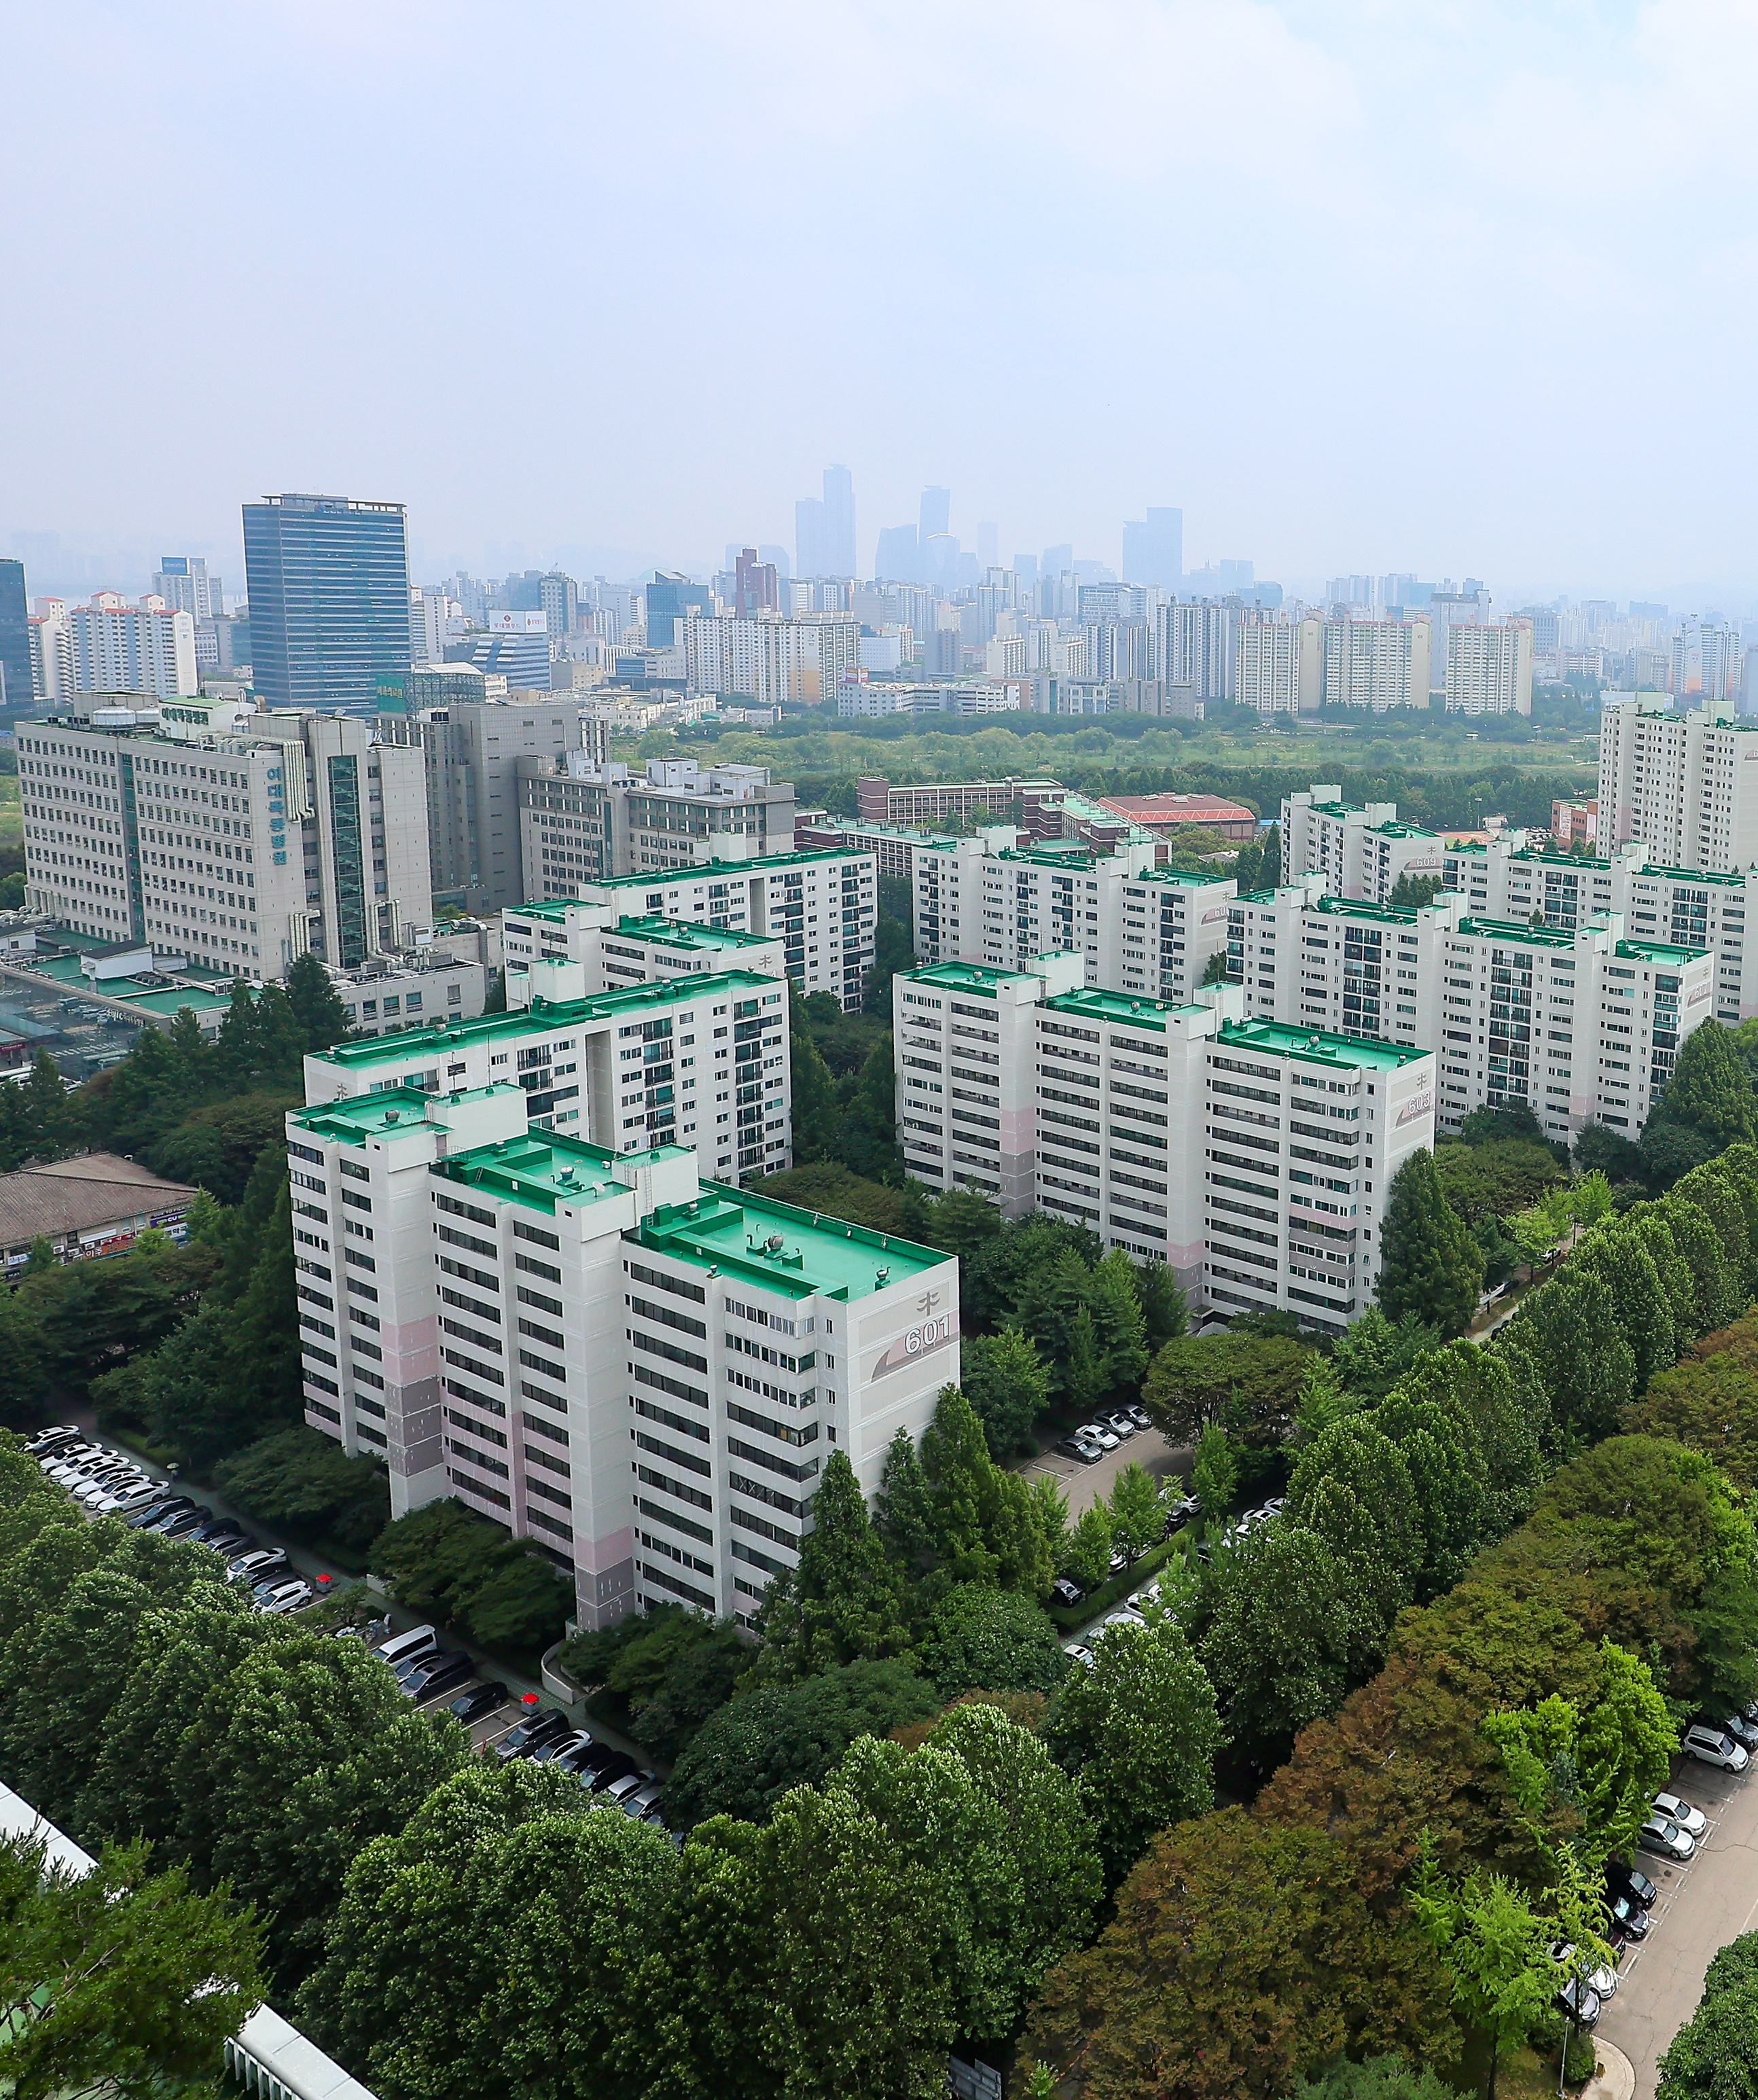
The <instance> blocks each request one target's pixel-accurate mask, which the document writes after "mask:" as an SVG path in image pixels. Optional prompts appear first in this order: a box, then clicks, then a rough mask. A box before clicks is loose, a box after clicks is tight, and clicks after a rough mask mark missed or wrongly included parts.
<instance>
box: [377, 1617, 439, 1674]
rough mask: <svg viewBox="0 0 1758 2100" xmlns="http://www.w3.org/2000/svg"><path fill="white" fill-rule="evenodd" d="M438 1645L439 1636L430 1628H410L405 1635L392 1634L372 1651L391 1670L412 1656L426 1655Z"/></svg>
mask: <svg viewBox="0 0 1758 2100" xmlns="http://www.w3.org/2000/svg"><path fill="white" fill-rule="evenodd" d="M438 1645H439V1635H438V1634H437V1633H436V1632H435V1631H434V1628H433V1627H432V1626H411V1627H410V1628H409V1630H408V1632H407V1633H401V1634H392V1635H390V1636H389V1637H388V1638H387V1639H384V1640H381V1642H380V1643H378V1645H377V1648H374V1649H373V1651H372V1652H373V1654H374V1655H376V1656H377V1657H378V1659H379V1661H381V1662H388V1663H389V1664H390V1665H391V1667H392V1668H393V1669H394V1668H395V1667H396V1665H398V1664H399V1662H407V1661H409V1660H410V1658H411V1657H413V1656H417V1655H427V1654H429V1653H430V1652H432V1651H433V1650H434V1648H438Z"/></svg>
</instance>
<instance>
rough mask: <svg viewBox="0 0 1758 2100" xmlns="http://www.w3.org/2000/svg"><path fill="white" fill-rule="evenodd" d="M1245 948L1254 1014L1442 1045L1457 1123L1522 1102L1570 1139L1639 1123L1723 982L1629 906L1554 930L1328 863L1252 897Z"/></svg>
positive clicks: (1243, 915)
mask: <svg viewBox="0 0 1758 2100" xmlns="http://www.w3.org/2000/svg"><path fill="white" fill-rule="evenodd" d="M1231 960H1232V968H1233V975H1234V977H1235V978H1236V981H1237V982H1239V983H1240V986H1241V989H1242V990H1243V991H1244V994H1245V1007H1246V1011H1247V1012H1249V1013H1251V1014H1254V1015H1256V1016H1258V1017H1261V1018H1262V1019H1264V1020H1273V1021H1277V1022H1280V1023H1281V1024H1283V1025H1284V1026H1289V1027H1302V1026H1311V1027H1315V1028H1320V1029H1324V1030H1336V1031H1337V1032H1339V1033H1341V1034H1344V1035H1362V1036H1372V1037H1376V1038H1378V1039H1381V1040H1383V1041H1386V1042H1390V1043H1398V1044H1400V1045H1402V1046H1403V1047H1406V1048H1421V1049H1424V1050H1428V1051H1432V1052H1434V1054H1435V1055H1436V1057H1437V1058H1438V1059H1439V1100H1438V1106H1437V1111H1436V1114H1437V1119H1438V1121H1439V1123H1440V1124H1441V1126H1442V1127H1443V1128H1449V1129H1454V1128H1456V1127H1458V1125H1459V1124H1460V1123H1461V1122H1462V1121H1463V1120H1464V1118H1465V1116H1466V1115H1467V1114H1469V1113H1470V1111H1471V1110H1473V1109H1475V1108H1479V1107H1482V1106H1483V1105H1484V1104H1485V1103H1487V1104H1489V1105H1491V1106H1496V1105H1500V1104H1501V1103H1503V1102H1506V1101H1529V1102H1530V1103H1531V1107H1532V1110H1533V1113H1534V1114H1535V1115H1536V1116H1537V1118H1538V1119H1539V1121H1540V1123H1542V1124H1543V1126H1544V1129H1545V1131H1546V1132H1548V1133H1549V1135H1550V1136H1553V1137H1556V1138H1559V1139H1567V1138H1569V1137H1571V1136H1573V1135H1574V1134H1575V1132H1577V1131H1579V1130H1580V1129H1582V1128H1583V1127H1584V1126H1585V1125H1587V1124H1588V1123H1610V1124H1611V1125H1612V1126H1613V1127H1614V1128H1615V1129H1618V1130H1620V1131H1623V1132H1625V1133H1626V1134H1627V1135H1628V1136H1631V1137H1632V1138H1633V1137H1634V1136H1637V1133H1638V1132H1640V1131H1641V1127H1642V1126H1643V1124H1644V1123H1646V1120H1647V1117H1648V1112H1649V1110H1650V1106H1651V1105H1652V1104H1653V1101H1654V1096H1655V1095H1656V1094H1657V1093H1658V1092H1659V1091H1660V1090H1661V1089H1662V1088H1663V1087H1664V1086H1665V1084H1666V1083H1667V1081H1668V1079H1669V1078H1670V1077H1671V1076H1672V1067H1673V1065H1674V1062H1675V1061H1676V1057H1677V1055H1678V1046H1679V1044H1680V1043H1681V1042H1682V1041H1683V1039H1684V1038H1685V1036H1686V1035H1689V1034H1690V1032H1691V1030H1693V1029H1694V1028H1695V1027H1697V1026H1699V1023H1701V1022H1703V1021H1707V1019H1708V1018H1709V1017H1710V1013H1711V1011H1712V1007H1711V1001H1712V998H1713V996H1714V990H1715V978H1714V972H1715V960H1714V958H1713V957H1712V955H1708V954H1707V953H1706V952H1705V951H1703V950H1702V949H1700V948H1694V947H1685V946H1673V945H1672V943H1670V942H1659V941H1652V940H1636V939H1630V938H1627V937H1626V936H1625V924H1624V919H1623V917H1622V916H1621V915H1619V914H1616V913H1610V914H1606V915H1600V916H1597V917H1593V918H1589V919H1586V920H1583V922H1582V923H1581V924H1579V925H1578V926H1576V927H1575V928H1573V929H1567V930H1565V929H1561V928H1558V929H1551V928H1548V927H1541V926H1539V927H1535V926H1533V925H1531V924H1526V923H1523V922H1521V921H1518V920H1496V919H1489V918H1479V917H1478V916H1476V915H1474V913H1473V912H1472V911H1471V910H1470V907H1469V906H1468V904H1467V903H1466V902H1465V899H1464V898H1461V897H1458V896H1456V895H1449V894H1447V893H1443V894H1442V895H1441V896H1440V897H1439V898H1436V900H1435V902H1434V903H1433V904H1432V905H1428V906H1425V907H1423V908H1422V909H1421V910H1420V911H1391V910H1390V909H1388V908H1387V907H1384V906H1377V905H1372V904H1368V903H1366V902H1359V901H1356V900H1351V899H1347V898H1337V897H1327V896H1325V895H1324V894H1323V893H1322V891H1321V889H1320V884H1319V882H1318V880H1317V879H1316V878H1308V880H1307V881H1306V883H1305V884H1304V885H1300V886H1298V887H1295V886H1289V887H1285V888H1283V889H1275V890H1259V891H1257V892H1254V893H1253V894H1252V895H1250V896H1249V897H1242V898H1240V900H1239V902H1237V904H1236V905H1235V907H1233V944H1232V956H1231Z"/></svg>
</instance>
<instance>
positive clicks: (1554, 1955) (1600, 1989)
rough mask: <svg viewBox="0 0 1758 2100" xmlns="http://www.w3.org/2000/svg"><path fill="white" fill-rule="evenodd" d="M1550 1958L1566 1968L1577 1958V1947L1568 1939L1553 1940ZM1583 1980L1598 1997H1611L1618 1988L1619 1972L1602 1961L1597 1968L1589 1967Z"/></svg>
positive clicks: (1560, 1967)
mask: <svg viewBox="0 0 1758 2100" xmlns="http://www.w3.org/2000/svg"><path fill="white" fill-rule="evenodd" d="M1550 1958H1551V1960H1552V1961H1554V1962H1555V1963H1556V1965H1557V1966H1558V1968H1559V1969H1566V1968H1567V1967H1568V1965H1569V1964H1570V1963H1571V1961H1574V1959H1575V1949H1574V1948H1573V1947H1572V1946H1571V1944H1570V1943H1568V1942H1567V1941H1566V1940H1556V1941H1553V1943H1552V1945H1551V1950H1550ZM1581 1981H1582V1982H1583V1983H1585V1984H1586V1986H1587V1988H1588V1990H1590V1991H1591V1992H1593V1994H1594V1996H1596V1997H1600V1998H1610V1997H1611V1996H1615V1993H1616V1991H1617V1988H1618V1972H1617V1970H1615V1969H1613V1968H1610V1967H1609V1966H1608V1965H1606V1964H1605V1963H1603V1962H1602V1963H1601V1964H1600V1965H1599V1966H1598V1967H1597V1969H1589V1970H1588V1972H1587V1974H1586V1975H1585V1976H1584V1977H1583V1978H1582V1979H1581Z"/></svg>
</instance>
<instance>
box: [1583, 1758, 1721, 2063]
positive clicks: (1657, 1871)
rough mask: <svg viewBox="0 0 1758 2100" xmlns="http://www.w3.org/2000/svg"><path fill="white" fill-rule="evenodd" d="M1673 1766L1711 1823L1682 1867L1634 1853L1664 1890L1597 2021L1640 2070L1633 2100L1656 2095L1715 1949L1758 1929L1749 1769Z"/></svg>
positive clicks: (1685, 1761)
mask: <svg viewBox="0 0 1758 2100" xmlns="http://www.w3.org/2000/svg"><path fill="white" fill-rule="evenodd" d="M1675 1769H1676V1776H1675V1778H1674V1780H1673V1789H1674V1791H1675V1792H1676V1793H1679V1794H1680V1795H1681V1796H1682V1798H1684V1799H1685V1800H1686V1801H1689V1802H1692V1803H1693V1804H1694V1806H1695V1807H1699V1808H1700V1809H1702V1811H1703V1813H1704V1815H1707V1817H1708V1818H1709V1827H1708V1829H1707V1830H1706V1831H1705V1832H1704V1833H1703V1837H1702V1838H1701V1839H1700V1840H1699V1842H1698V1846H1697V1853H1696V1856H1695V1857H1694V1859H1692V1860H1690V1862H1689V1864H1686V1865H1685V1866H1682V1867H1668V1866H1663V1865H1662V1864H1661V1863H1660V1862H1659V1860H1656V1859H1654V1858H1651V1857H1650V1855H1648V1854H1647V1853H1646V1852H1644V1853H1640V1854H1638V1855H1637V1864H1638V1865H1639V1866H1640V1867H1641V1870H1642V1872H1643V1873H1645V1874H1646V1875H1647V1877H1648V1878H1649V1879H1650V1881H1651V1882H1657V1883H1658V1884H1659V1888H1660V1894H1659V1896H1657V1897H1656V1898H1655V1899H1654V1909H1653V1911H1652V1913H1650V1917H1651V1919H1652V1926H1651V1929H1650V1932H1649V1935H1648V1937H1647V1939H1646V1940H1644V1941H1643V1942H1642V1943H1641V1946H1639V1947H1636V1946H1632V1947H1630V1948H1626V1950H1625V1952H1624V1960H1623V1961H1622V1962H1621V1963H1620V1964H1619V1970H1618V1990H1617V1995H1616V1996H1615V1997H1614V1998H1613V2000H1612V2001H1611V2003H1610V2005H1607V2006H1606V2010H1605V2011H1604V2013H1603V2014H1602V2015H1601V2016H1600V2022H1599V2027H1598V2034H1599V2036H1602V2037H1603V2039H1604V2040H1606V2041H1609V2042H1610V2043H1611V2044H1612V2045H1613V2046H1614V2047H1615V2048H1617V2049H1622V2050H1623V2052H1624V2054H1625V2055H1626V2056H1627V2057H1628V2058H1629V2059H1630V2062H1631V2063H1632V2065H1633V2066H1634V2067H1635V2071H1636V2093H1637V2100H1653V2095H1654V2081H1655V2075H1656V2072H1655V2067H1656V2066H1657V2065H1658V2063H1659V2060H1660V2058H1662V2057H1663V2055H1664V2054H1666V2049H1667V2045H1668V2042H1670V2041H1671V2040H1672V2037H1673V2036H1674V2035H1676V2033H1677V2032H1678V2031H1679V2029H1680V2028H1681V2027H1683V2026H1684V2024H1685V2022H1686V2021H1687V2020H1688V2019H1689V2018H1690V2016H1691V2014H1693V2013H1694V2012H1695V2011H1696V2010H1697V2001H1698V1999H1699V1997H1701V1996H1702V1995H1703V1974H1704V1971H1705V1970H1707V1968H1708V1966H1709V1964H1710V1962H1711V1961H1712V1959H1713V1957H1714V1956H1715V1955H1716V1952H1717V1951H1718V1950H1719V1949H1720V1948H1723V1947H1725V1946H1726V1944H1727V1943H1728V1942H1729V1940H1730V1939H1738V1937H1739V1935H1741V1934H1742V1933H1743V1932H1750V1931H1751V1930H1752V1929H1753V1927H1754V1926H1758V1785H1754V1784H1753V1779H1752V1776H1751V1774H1750V1773H1748V1774H1747V1776H1745V1777H1744V1778H1741V1779H1736V1778H1735V1777H1734V1776H1733V1774H1732V1773H1730V1772H1723V1771H1712V1770H1711V1769H1710V1768H1709V1767H1707V1765H1699V1764H1696V1763H1694V1762H1691V1761H1690V1759H1689V1758H1681V1760H1680V1761H1679V1763H1678V1765H1677V1766H1676V1768H1675Z"/></svg>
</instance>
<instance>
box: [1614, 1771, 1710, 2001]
mask: <svg viewBox="0 0 1758 2100" xmlns="http://www.w3.org/2000/svg"><path fill="white" fill-rule="evenodd" d="M1654 1813H1655V1815H1665V1816H1668V1817H1670V1818H1671V1820H1672V1821H1673V1822H1675V1823H1676V1824H1678V1826H1679V1828H1680V1829H1681V1830H1683V1831H1685V1832H1686V1833H1688V1834H1689V1835H1690V1836H1691V1837H1693V1838H1701V1837H1702V1836H1703V1832H1704V1831H1705V1830H1706V1829H1707V1828H1708V1825H1709V1818H1708V1817H1707V1815H1704V1813H1703V1811H1702V1809H1700V1808H1694V1807H1692V1806H1691V1804H1690V1802H1688V1801H1681V1800H1680V1798H1679V1797H1678V1796H1677V1795H1676V1793H1657V1794H1656V1795H1655V1796H1654ZM1593 1988H1594V1989H1595V1990H1596V1991H1599V1986H1598V1984H1597V1983H1596V1984H1595V1985H1594V1986H1593ZM1599 1995H1600V1996H1601V1997H1604V1996H1606V1993H1605V1992H1603V1991H1599Z"/></svg>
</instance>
